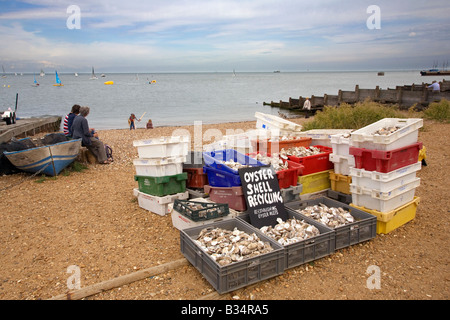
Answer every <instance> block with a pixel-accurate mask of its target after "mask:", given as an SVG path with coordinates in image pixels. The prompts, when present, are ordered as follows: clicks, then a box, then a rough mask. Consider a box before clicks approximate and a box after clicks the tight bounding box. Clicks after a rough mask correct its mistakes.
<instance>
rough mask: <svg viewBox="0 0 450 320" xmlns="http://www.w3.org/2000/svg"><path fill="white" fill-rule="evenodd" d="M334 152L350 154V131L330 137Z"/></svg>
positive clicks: (343, 154) (341, 154)
mask: <svg viewBox="0 0 450 320" xmlns="http://www.w3.org/2000/svg"><path fill="white" fill-rule="evenodd" d="M330 142H331V148H332V149H333V153H334V154H337V155H340V156H349V155H350V152H349V149H350V133H345V134H344V133H340V134H334V135H332V136H331V137H330Z"/></svg>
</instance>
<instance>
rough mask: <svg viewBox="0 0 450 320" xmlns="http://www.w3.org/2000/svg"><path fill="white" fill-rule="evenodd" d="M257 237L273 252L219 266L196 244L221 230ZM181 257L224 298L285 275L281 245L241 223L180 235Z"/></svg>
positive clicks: (230, 222)
mask: <svg viewBox="0 0 450 320" xmlns="http://www.w3.org/2000/svg"><path fill="white" fill-rule="evenodd" d="M235 227H237V228H238V229H239V230H241V231H244V232H246V233H249V234H252V233H255V234H256V235H257V236H258V237H259V238H260V239H261V241H264V242H269V243H270V244H271V246H272V248H273V249H274V250H273V251H272V252H269V253H265V254H261V255H259V256H256V257H253V258H248V259H244V260H242V261H239V262H234V263H231V264H229V265H226V266H220V265H219V264H218V263H217V262H215V261H214V260H213V259H212V258H211V256H210V255H209V254H208V253H206V252H205V251H203V250H202V249H201V248H200V247H199V246H198V245H197V244H196V243H195V241H194V240H196V239H197V238H198V235H199V234H200V232H201V231H202V230H203V229H205V228H208V229H214V228H222V229H226V230H234V228H235ZM180 247H181V253H182V254H183V255H184V256H185V257H186V259H187V260H188V261H189V262H190V263H191V264H192V265H193V266H194V267H195V268H196V269H197V270H198V271H199V272H200V273H201V274H202V275H203V276H204V277H205V279H206V280H207V281H208V282H209V283H210V284H211V285H212V286H213V287H214V289H215V290H217V292H218V293H220V294H223V293H227V292H230V291H233V290H237V289H239V288H243V287H245V286H247V285H250V284H253V283H256V282H259V281H262V280H265V279H269V278H272V277H275V276H278V275H280V274H282V273H283V272H284V269H285V268H284V250H283V248H282V246H281V245H279V244H278V243H277V242H275V241H273V240H272V239H270V238H269V237H267V236H265V235H264V234H263V233H262V232H259V231H258V230H256V229H254V228H253V227H252V226H250V225H248V224H246V223H244V222H243V221H241V220H238V219H228V220H224V221H219V222H214V223H211V224H208V225H207V226H199V227H193V228H189V229H184V230H181V231H180Z"/></svg>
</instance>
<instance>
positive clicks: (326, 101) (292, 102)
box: [264, 80, 450, 112]
mask: <svg viewBox="0 0 450 320" xmlns="http://www.w3.org/2000/svg"><path fill="white" fill-rule="evenodd" d="M439 84H440V86H441V91H440V92H433V91H431V89H428V88H427V87H428V85H429V84H425V83H422V84H412V85H405V86H397V87H396V88H395V89H389V88H388V89H380V87H379V86H377V87H376V88H375V89H360V88H359V85H356V86H355V90H354V91H343V90H339V92H338V94H337V95H328V94H325V95H324V96H314V95H312V96H311V97H310V98H309V100H310V102H311V110H312V111H313V112H315V111H318V110H322V109H323V108H324V107H325V106H339V105H340V104H341V103H348V104H355V103H357V102H363V101H364V100H366V99H368V98H369V99H370V100H372V101H375V102H380V103H384V104H397V105H398V106H399V107H400V108H401V109H409V108H410V107H412V106H414V105H416V107H417V109H418V110H423V109H424V108H426V107H428V105H429V104H430V103H433V102H437V101H440V100H442V99H448V100H450V81H446V80H442V82H439ZM305 100H306V98H305V97H302V96H300V97H299V98H298V99H297V98H289V101H282V100H280V101H279V102H274V101H271V102H270V103H267V102H264V105H269V106H271V107H278V108H281V109H290V110H296V111H302V108H303V104H304V102H305Z"/></svg>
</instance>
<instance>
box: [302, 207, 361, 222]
mask: <svg viewBox="0 0 450 320" xmlns="http://www.w3.org/2000/svg"><path fill="white" fill-rule="evenodd" d="M296 211H297V212H299V213H301V214H304V215H305V216H308V217H311V218H313V219H314V220H316V221H318V222H320V223H322V224H324V225H326V226H327V227H329V228H337V227H341V226H343V225H346V224H349V223H352V222H355V218H354V217H353V216H352V215H351V214H350V212H349V211H347V210H345V209H343V208H342V207H338V208H336V207H328V206H326V205H324V204H323V203H320V204H318V205H314V206H309V207H306V208H304V209H297V210H296Z"/></svg>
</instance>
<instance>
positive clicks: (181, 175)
mask: <svg viewBox="0 0 450 320" xmlns="http://www.w3.org/2000/svg"><path fill="white" fill-rule="evenodd" d="M133 145H134V146H135V147H137V151H138V155H139V158H138V159H134V160H133V164H134V166H135V170H136V175H135V176H134V179H135V181H137V182H138V188H135V189H134V190H133V191H134V195H135V196H136V197H137V198H138V203H139V206H140V207H141V208H144V209H146V210H148V211H151V212H153V213H156V214H158V215H161V216H164V215H166V214H168V213H169V211H170V210H169V204H171V203H173V202H174V201H175V199H187V198H188V197H189V193H188V192H187V191H186V180H187V176H188V174H187V173H186V172H183V163H184V162H185V161H186V155H187V154H188V150H189V147H190V139H189V137H188V136H171V137H160V138H152V139H146V140H138V141H134V142H133Z"/></svg>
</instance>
